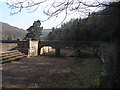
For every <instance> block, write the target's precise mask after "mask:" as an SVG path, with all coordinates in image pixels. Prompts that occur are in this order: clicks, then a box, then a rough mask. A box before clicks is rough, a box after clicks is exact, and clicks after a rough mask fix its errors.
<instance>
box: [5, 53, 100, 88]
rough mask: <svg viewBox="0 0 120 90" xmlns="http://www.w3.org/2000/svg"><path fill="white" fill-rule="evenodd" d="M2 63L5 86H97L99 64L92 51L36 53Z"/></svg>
mask: <svg viewBox="0 0 120 90" xmlns="http://www.w3.org/2000/svg"><path fill="white" fill-rule="evenodd" d="M16 62H19V63H8V64H5V65H3V87H4V88H12V87H15V88H23V87H24V88H96V87H98V86H99V82H100V81H99V77H100V74H101V71H102V64H101V62H100V61H99V60H98V58H96V57H95V56H94V55H93V54H92V53H91V54H90V52H85V51H83V52H82V54H81V57H79V58H75V57H54V56H52V57H50V56H38V57H31V58H25V59H22V60H20V61H16Z"/></svg>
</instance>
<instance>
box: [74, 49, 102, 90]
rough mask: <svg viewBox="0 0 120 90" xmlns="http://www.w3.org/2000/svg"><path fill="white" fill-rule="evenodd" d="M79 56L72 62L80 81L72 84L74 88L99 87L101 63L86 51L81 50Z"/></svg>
mask: <svg viewBox="0 0 120 90" xmlns="http://www.w3.org/2000/svg"><path fill="white" fill-rule="evenodd" d="M81 55H82V56H81V57H79V58H77V59H76V60H75V62H74V65H73V68H74V69H75V72H76V76H77V78H78V80H80V81H81V83H82V84H81V83H80V84H79V83H78V84H76V85H74V86H73V87H74V88H99V85H100V76H101V75H102V63H101V62H100V60H99V59H98V58H97V57H96V56H95V55H94V54H93V53H92V52H87V51H84V50H83V51H82V52H81Z"/></svg>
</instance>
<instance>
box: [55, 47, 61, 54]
mask: <svg viewBox="0 0 120 90" xmlns="http://www.w3.org/2000/svg"><path fill="white" fill-rule="evenodd" d="M55 50H56V52H55V54H56V56H60V48H56V49H55Z"/></svg>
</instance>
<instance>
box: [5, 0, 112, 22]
mask: <svg viewBox="0 0 120 90" xmlns="http://www.w3.org/2000/svg"><path fill="white" fill-rule="evenodd" d="M50 1H51V0H8V1H7V5H9V8H10V9H11V14H12V15H13V14H17V13H19V12H21V11H22V10H23V9H26V10H28V11H30V12H34V11H36V10H37V9H38V7H39V6H40V5H41V4H44V3H47V2H50ZM103 1H104V0H103ZM109 5H110V4H109V3H108V2H100V1H98V0H92V1H89V0H54V1H53V0H52V3H48V4H47V5H46V6H45V8H44V10H43V12H44V13H45V14H46V15H47V16H49V17H48V18H47V19H46V20H48V19H50V18H52V17H58V15H59V14H60V13H62V12H64V13H65V16H64V20H65V19H66V17H67V16H68V15H71V14H72V13H76V12H77V13H79V12H83V13H86V15H88V14H89V13H91V12H94V11H96V10H98V9H99V8H103V7H106V6H109ZM33 7H35V8H34V10H33V11H31V9H32V8H33ZM90 7H94V11H91V9H90ZM64 20H63V21H64Z"/></svg>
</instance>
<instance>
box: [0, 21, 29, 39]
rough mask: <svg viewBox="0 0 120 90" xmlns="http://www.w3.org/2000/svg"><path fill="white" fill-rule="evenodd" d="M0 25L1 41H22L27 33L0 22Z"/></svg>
mask: <svg viewBox="0 0 120 90" xmlns="http://www.w3.org/2000/svg"><path fill="white" fill-rule="evenodd" d="M0 25H2V28H0V31H2V33H0V34H2V35H0V36H1V38H0V39H3V40H11V39H12V40H16V39H18V38H20V39H23V38H24V36H25V35H26V33H27V31H25V30H23V29H19V28H17V27H14V26H11V25H9V24H7V23H3V22H0Z"/></svg>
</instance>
